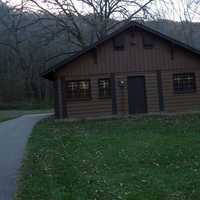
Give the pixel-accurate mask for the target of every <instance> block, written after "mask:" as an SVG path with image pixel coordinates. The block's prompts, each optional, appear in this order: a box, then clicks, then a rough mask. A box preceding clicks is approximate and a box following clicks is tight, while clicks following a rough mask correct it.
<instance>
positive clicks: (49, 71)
mask: <svg viewBox="0 0 200 200" xmlns="http://www.w3.org/2000/svg"><path fill="white" fill-rule="evenodd" d="M130 28H139V29H141V30H144V31H146V32H149V33H151V34H153V35H155V36H158V37H160V38H162V39H164V40H166V41H168V42H170V43H171V44H173V45H175V46H178V47H181V48H184V49H186V50H188V51H190V52H192V53H194V54H197V55H200V51H199V50H197V49H195V48H193V47H192V46H190V45H188V44H186V43H183V42H181V41H178V40H175V39H174V38H172V37H169V36H168V35H166V34H163V33H161V32H159V31H157V30H155V29H152V28H150V27H148V26H145V25H144V24H141V23H138V22H130V23H128V24H126V25H124V26H122V27H121V28H119V29H118V30H116V31H114V32H113V33H111V34H109V35H107V36H105V37H104V38H103V39H101V40H99V41H97V42H95V43H94V44H92V45H90V46H88V47H86V48H85V49H83V50H82V51H80V52H78V53H77V54H75V55H72V56H70V57H69V58H67V59H65V60H63V61H62V62H59V63H58V64H56V65H54V66H52V67H50V68H49V69H47V70H46V71H44V72H43V73H42V74H41V75H42V77H44V78H46V79H49V80H53V74H54V73H55V72H57V71H58V70H60V69H62V68H63V67H64V66H66V65H67V64H69V63H71V62H73V61H74V60H76V59H77V58H79V57H80V56H82V55H84V54H86V53H88V52H90V51H92V50H94V49H96V48H97V47H98V46H99V45H101V44H103V43H104V42H106V41H108V40H110V39H112V38H113V37H116V36H117V35H119V34H121V33H123V32H124V31H126V30H128V29H130Z"/></svg>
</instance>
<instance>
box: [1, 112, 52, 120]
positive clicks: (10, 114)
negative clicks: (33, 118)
mask: <svg viewBox="0 0 200 200" xmlns="http://www.w3.org/2000/svg"><path fill="white" fill-rule="evenodd" d="M46 112H51V110H0V122H2V121H6V120H9V119H13V118H16V117H20V116H22V115H25V114H38V113H46Z"/></svg>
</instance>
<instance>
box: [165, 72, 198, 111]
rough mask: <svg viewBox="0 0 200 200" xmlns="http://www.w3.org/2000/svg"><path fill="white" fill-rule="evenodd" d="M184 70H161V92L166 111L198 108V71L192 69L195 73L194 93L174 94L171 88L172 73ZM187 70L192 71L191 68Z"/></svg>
mask: <svg viewBox="0 0 200 200" xmlns="http://www.w3.org/2000/svg"><path fill="white" fill-rule="evenodd" d="M181 72H184V73H185V72H186V71H185V70H184V71H169V72H163V73H162V77H163V88H164V89H163V93H164V98H165V110H166V111H167V112H184V111H195V110H197V109H198V110H199V109H200V71H194V72H195V74H196V87H197V90H196V92H194V93H184V94H175V93H174V88H173V74H174V73H181ZM188 72H193V71H192V70H190V71H188Z"/></svg>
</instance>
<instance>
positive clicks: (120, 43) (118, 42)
mask: <svg viewBox="0 0 200 200" xmlns="http://www.w3.org/2000/svg"><path fill="white" fill-rule="evenodd" d="M124 43H125V37H124V36H118V37H116V38H114V39H113V47H114V49H115V50H117V51H122V50H124Z"/></svg>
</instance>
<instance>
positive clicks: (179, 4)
mask: <svg viewBox="0 0 200 200" xmlns="http://www.w3.org/2000/svg"><path fill="white" fill-rule="evenodd" d="M3 1H6V0H3ZM21 1H22V0H9V3H10V4H11V5H16V4H19V3H20V2H21ZM37 1H38V2H40V5H42V6H45V4H44V3H41V2H42V1H45V0H37ZM147 1H148V0H144V2H147ZM189 1H190V0H165V2H166V3H161V0H154V4H153V6H154V7H153V9H154V8H156V10H159V11H161V13H162V15H161V17H162V18H165V19H169V20H175V21H180V19H184V18H185V17H184V13H185V12H184V7H183V2H185V3H187V2H189ZM73 2H76V6H77V7H78V8H79V9H80V10H82V11H85V10H87V8H86V7H84V6H83V5H82V4H80V3H78V1H77V0H73ZM195 9H196V11H197V12H199V13H200V6H199V8H198V9H197V8H196V7H193V10H195ZM130 10H131V7H130ZM163 13H164V14H163ZM191 16H192V18H191V20H192V21H194V22H197V21H198V22H200V15H197V14H194V13H192V14H191Z"/></svg>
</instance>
